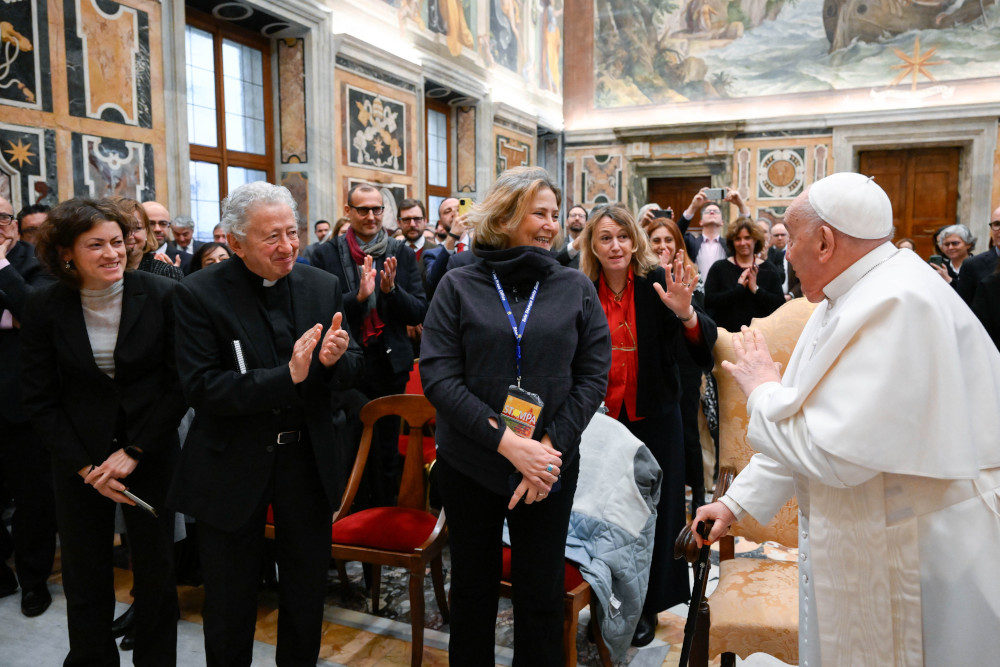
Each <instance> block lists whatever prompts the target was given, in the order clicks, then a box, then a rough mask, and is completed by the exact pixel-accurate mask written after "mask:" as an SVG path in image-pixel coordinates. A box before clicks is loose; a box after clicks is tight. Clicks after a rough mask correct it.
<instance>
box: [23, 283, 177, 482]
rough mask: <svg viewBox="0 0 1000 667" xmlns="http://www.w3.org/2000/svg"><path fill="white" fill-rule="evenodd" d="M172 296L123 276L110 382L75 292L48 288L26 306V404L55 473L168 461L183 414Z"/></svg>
mask: <svg viewBox="0 0 1000 667" xmlns="http://www.w3.org/2000/svg"><path fill="white" fill-rule="evenodd" d="M176 286H177V283H176V282H174V281H172V280H168V279H166V278H161V277H160V276H154V275H152V274H150V273H144V272H141V271H128V272H126V273H125V286H124V293H123V295H122V313H121V322H120V324H119V327H118V342H117V343H116V345H115V355H114V357H115V377H114V379H112V378H109V377H108V376H107V375H105V374H104V373H103V372H102V371H101V370H100V369H99V368H98V367H97V363H96V362H95V361H94V353H93V351H92V349H91V347H90V338H89V336H88V335H87V325H86V322H85V321H84V319H83V308H82V306H81V303H80V293H79V291H77V290H75V289H72V288H70V287H67V286H66V285H63V284H62V283H54V284H51V285H48V286H46V287H44V288H42V289H39V290H35V291H34V292H33V293H32V294H31V295H30V296H29V298H28V305H27V308H26V312H25V317H24V325H23V329H22V336H23V338H22V339H21V349H22V354H23V359H22V370H23V374H22V377H23V387H24V402H25V406H26V407H27V410H28V412H29V414H30V416H31V420H32V423H33V425H34V427H35V432H36V433H37V434H38V437H39V438H40V439H41V441H42V443H43V444H44V445H45V446H46V447H47V448H48V449H49V451H50V452H51V453H52V456H53V464H54V466H58V467H61V468H62V469H63V470H64V471H72V472H76V471H78V470H80V469H81V468H83V467H86V466H90V465H99V464H101V463H102V462H103V461H104V460H105V459H106V458H107V457H108V456H109V455H110V454H111V453H112V452H114V451H115V450H117V449H119V448H121V447H124V446H127V445H135V446H137V447H139V448H141V449H142V450H143V452H144V460H145V456H155V455H157V454H158V453H164V454H165V455H168V456H173V453H172V452H171V451H170V450H172V449H175V448H176V447H177V425H178V423H179V422H180V419H181V417H182V416H183V414H184V412H185V410H186V409H187V406H186V405H185V403H184V398H183V396H181V393H180V388H179V386H178V382H177V372H176V368H175V366H174V314H173V308H172V299H173V291H174V288H175V287H176ZM121 438H125V442H122V441H121Z"/></svg>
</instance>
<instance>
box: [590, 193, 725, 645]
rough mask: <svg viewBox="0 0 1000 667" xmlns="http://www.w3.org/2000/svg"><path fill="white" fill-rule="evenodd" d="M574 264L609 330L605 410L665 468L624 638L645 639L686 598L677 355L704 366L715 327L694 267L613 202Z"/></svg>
mask: <svg viewBox="0 0 1000 667" xmlns="http://www.w3.org/2000/svg"><path fill="white" fill-rule="evenodd" d="M581 239H582V240H581V241H579V242H578V244H577V245H579V246H580V253H581V259H580V270H581V271H583V272H584V273H586V274H587V276H588V277H590V278H591V279H592V280H593V281H594V282H595V284H596V286H597V294H598V297H599V298H600V301H601V306H602V307H603V308H604V314H605V315H606V316H607V318H608V325H609V327H610V329H611V373H610V376H609V378H608V389H607V393H606V394H605V397H604V402H605V404H606V405H607V408H608V413H609V414H610V415H611V416H612V417H615V418H617V419H618V421H620V422H621V423H623V424H624V425H625V426H626V427H628V429H629V431H631V432H632V434H633V435H635V436H636V437H637V438H639V439H640V440H642V442H643V443H645V445H646V446H647V447H648V448H649V450H650V451H651V452H652V453H653V456H654V457H655V458H656V460H657V462H658V463H659V464H660V467H661V468H662V469H663V481H662V483H661V485H660V500H659V503H658V504H657V508H656V509H657V517H656V534H655V538H654V542H653V559H652V563H651V565H650V573H649V587H648V590H647V594H646V600H645V602H644V604H643V610H642V615H641V617H640V619H639V624H638V626H637V627H636V630H635V636H634V637H633V640H632V644H633V645H634V646H644V645H646V644H648V643H649V642H650V641H652V639H653V635H654V633H655V631H656V615H657V614H658V613H659V612H661V611H664V610H665V609H668V608H670V607H672V606H674V605H675V604H678V603H680V602H686V601H687V600H688V599H689V597H690V589H689V587H688V575H687V566H686V564H685V563H684V562H683V561H678V560H674V557H673V544H674V540H675V539H676V537H677V535H678V534H679V533H680V531H681V529H682V528H683V527H684V521H685V513H684V511H685V507H684V432H683V425H682V421H681V411H680V397H681V380H680V369H679V367H678V360H679V359H681V358H683V357H684V356H685V355H690V358H691V359H692V360H693V361H694V363H695V364H696V365H697V366H700V367H701V368H704V369H705V370H709V369H711V368H712V352H711V350H712V346H713V345H714V343H715V338H716V329H715V323H714V322H712V321H711V320H710V319H709V318H708V316H706V315H705V313H704V312H703V311H701V310H700V309H699V308H697V307H695V306H693V305H692V304H691V295H692V293H693V292H694V289H695V286H696V283H697V280H698V278H697V272H696V271H695V270H693V269H692V268H691V267H690V266H689V265H688V264H686V263H685V261H684V253H683V251H679V252H678V253H677V255H676V257H675V258H674V261H673V262H672V263H671V270H670V271H665V270H664V269H663V268H662V267H660V266H659V265H658V260H657V257H656V255H655V254H653V251H652V250H651V249H650V245H649V241H648V238H647V236H646V234H645V232H643V231H642V229H640V228H639V225H638V224H637V223H636V222H635V219H634V218H632V215H631V214H630V213H629V212H628V211H627V210H626V209H625V208H623V207H621V206H618V205H612V206H605V207H599V208H597V209H595V210H594V211H593V212H592V213H591V215H590V219H589V220H588V221H587V226H586V227H585V228H584V230H583V234H582V235H581Z"/></svg>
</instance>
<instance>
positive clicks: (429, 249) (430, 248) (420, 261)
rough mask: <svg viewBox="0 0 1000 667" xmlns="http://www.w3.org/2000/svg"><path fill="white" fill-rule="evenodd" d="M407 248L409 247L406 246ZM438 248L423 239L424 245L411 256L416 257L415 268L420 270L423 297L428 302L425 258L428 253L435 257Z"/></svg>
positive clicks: (435, 244)
mask: <svg viewBox="0 0 1000 667" xmlns="http://www.w3.org/2000/svg"><path fill="white" fill-rule="evenodd" d="M407 247H409V246H407ZM439 247H440V246H439V245H438V244H437V243H432V242H431V241H428V240H427V239H424V245H423V247H422V248H420V250H414V251H413V254H414V255H415V256H416V259H417V268H419V269H420V280H421V281H423V285H424V295H425V296H427V299H428V301H429V300H430V294H429V292H428V290H427V267H428V263H427V261H426V258H427V255H428V253H430V254H431V255H432V256H433V255H435V254H436V252H437V249H438V248H439ZM410 250H413V248H410Z"/></svg>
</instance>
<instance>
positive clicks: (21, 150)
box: [4, 139, 35, 169]
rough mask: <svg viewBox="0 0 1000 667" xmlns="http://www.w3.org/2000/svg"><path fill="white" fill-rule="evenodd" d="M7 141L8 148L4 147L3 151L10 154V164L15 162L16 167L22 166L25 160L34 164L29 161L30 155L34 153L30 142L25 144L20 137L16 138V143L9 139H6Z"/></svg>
mask: <svg viewBox="0 0 1000 667" xmlns="http://www.w3.org/2000/svg"><path fill="white" fill-rule="evenodd" d="M7 143H8V144H10V148H6V149H4V153H7V154H8V155H10V163H11V164H14V163H15V162H16V163H17V167H18V169H21V168H23V167H24V163H25V162H27V163H28V164H29V165H31V164H34V163H33V162H32V161H31V157H32V156H33V155H35V154H34V153H32V152H31V144H27V145H25V144H24V143H22V142H21V140H20V139H18V140H17V143H16V144H15V143H14V142H13V141H10V140H8V141H7Z"/></svg>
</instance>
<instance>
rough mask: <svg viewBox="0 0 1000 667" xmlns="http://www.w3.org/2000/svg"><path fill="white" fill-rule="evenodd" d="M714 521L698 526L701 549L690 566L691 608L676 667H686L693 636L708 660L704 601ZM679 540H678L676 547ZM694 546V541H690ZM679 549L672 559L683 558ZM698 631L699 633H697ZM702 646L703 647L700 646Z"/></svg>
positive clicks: (706, 605) (706, 617)
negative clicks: (698, 640) (692, 583)
mask: <svg viewBox="0 0 1000 667" xmlns="http://www.w3.org/2000/svg"><path fill="white" fill-rule="evenodd" d="M713 523H714V521H703V522H701V523H699V524H698V529H697V530H698V534H699V535H701V538H702V540H705V541H703V542H702V546H701V549H700V550H699V552H698V559H697V560H696V561H694V562H693V563H692V564H691V566H692V567H693V568H694V585H693V586H692V587H691V606H690V607H689V608H688V617H687V622H686V623H685V624H684V644H683V645H682V647H681V659H680V662H679V663H678V667H687V664H688V660H689V658H690V657H691V651H692V647H693V644H694V638H695V635H696V634H697V635H699V636H700V637H701V638H702V640H703V641H702V642H700V643H699V646H698V647H697V649H699V650H700V651H699V652H701V653H703V654H704V657H703V659H704V660H707V659H708V618H709V616H708V614H709V611H708V603H707V602H706V601H705V586H706V584H707V583H708V572H709V570H710V569H711V568H710V567H709V563H708V559H709V554H710V553H711V551H712V547H711V546H709V544H708V541H707V540H708V534H709V533H710V532H711V531H712V525H713ZM680 542H681V540H678V545H679V543H680ZM691 544H694V541H693V540H692V541H691ZM679 551H680V549H679V548H675V550H674V558H684V557H685V554H684V553H683V551H680V553H678V552H679ZM699 630H700V632H699ZM702 644H704V645H702Z"/></svg>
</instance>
